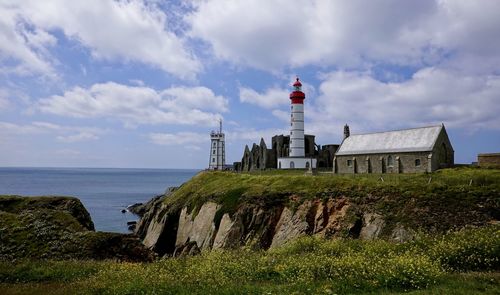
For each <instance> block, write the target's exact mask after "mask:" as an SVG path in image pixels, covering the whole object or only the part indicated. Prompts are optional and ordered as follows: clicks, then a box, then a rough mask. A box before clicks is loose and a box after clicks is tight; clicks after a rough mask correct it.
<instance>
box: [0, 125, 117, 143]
mask: <svg viewBox="0 0 500 295" xmlns="http://www.w3.org/2000/svg"><path fill="white" fill-rule="evenodd" d="M106 132H107V131H106V130H103V129H99V128H93V127H80V126H62V125H58V124H53V123H49V122H31V123H30V124H15V123H11V122H0V138H4V139H7V138H13V137H18V136H26V135H47V134H49V135H54V136H55V138H56V140H58V141H61V142H65V143H73V142H81V141H88V140H96V139H99V135H102V134H105V133H106Z"/></svg>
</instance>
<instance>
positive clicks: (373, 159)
mask: <svg viewBox="0 0 500 295" xmlns="http://www.w3.org/2000/svg"><path fill="white" fill-rule="evenodd" d="M453 165H454V150H453V147H452V146H451V142H450V139H449V138H448V134H447V133H446V129H445V127H444V125H443V124H441V125H439V126H429V127H420V128H412V129H405V130H396V131H385V132H377V133H368V134H357V135H350V134H349V132H347V134H345V138H344V140H343V141H342V144H341V145H340V147H339V149H338V151H337V152H336V154H335V157H334V160H333V171H334V172H335V173H418V172H432V171H435V170H437V169H440V168H447V167H452V166H453Z"/></svg>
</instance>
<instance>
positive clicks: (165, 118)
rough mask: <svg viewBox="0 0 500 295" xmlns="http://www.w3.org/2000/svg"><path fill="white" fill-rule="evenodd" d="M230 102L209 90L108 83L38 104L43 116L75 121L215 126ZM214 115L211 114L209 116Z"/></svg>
mask: <svg viewBox="0 0 500 295" xmlns="http://www.w3.org/2000/svg"><path fill="white" fill-rule="evenodd" d="M227 105H228V101H227V99H226V98H224V97H223V96H218V95H215V94H214V93H213V91H212V90H210V89H208V88H206V87H172V88H168V89H165V90H162V91H156V90H154V89H152V88H148V87H136V86H127V85H122V84H117V83H113V82H108V83H104V84H94V85H93V86H91V87H90V88H88V89H84V88H81V87H75V88H73V89H72V90H70V91H66V92H65V93H64V94H63V95H53V96H51V97H48V98H44V99H41V100H39V102H38V106H37V107H38V109H39V110H40V111H42V112H44V113H51V114H56V115H60V116H68V117H76V118H111V119H118V120H120V121H122V122H124V123H125V124H126V125H129V126H130V125H132V126H133V125H137V124H188V125H209V126H214V125H216V123H217V120H218V119H219V118H220V117H221V115H220V113H219V112H225V111H227V110H228V107H227ZM210 111H212V112H210Z"/></svg>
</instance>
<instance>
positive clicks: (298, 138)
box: [277, 77, 316, 169]
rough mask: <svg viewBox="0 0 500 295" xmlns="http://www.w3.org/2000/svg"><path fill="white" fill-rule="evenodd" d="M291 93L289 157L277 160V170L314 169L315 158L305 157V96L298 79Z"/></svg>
mask: <svg viewBox="0 0 500 295" xmlns="http://www.w3.org/2000/svg"><path fill="white" fill-rule="evenodd" d="M293 88H294V89H293V91H292V93H290V101H291V116H290V153H289V157H281V158H278V167H277V168H278V169H308V168H316V159H315V158H306V157H305V145H304V142H305V137H304V99H305V98H306V95H305V94H304V92H302V83H300V81H299V78H298V77H297V81H295V83H293Z"/></svg>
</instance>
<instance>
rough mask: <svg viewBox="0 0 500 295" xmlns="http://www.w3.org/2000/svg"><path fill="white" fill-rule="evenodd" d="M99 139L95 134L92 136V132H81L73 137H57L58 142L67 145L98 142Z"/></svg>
mask: <svg viewBox="0 0 500 295" xmlns="http://www.w3.org/2000/svg"><path fill="white" fill-rule="evenodd" d="M96 139H99V137H98V136H97V135H95V134H92V133H90V132H80V133H77V134H73V135H66V136H63V135H60V136H58V137H57V140H59V141H62V142H66V143H73V142H80V141H89V140H96Z"/></svg>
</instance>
